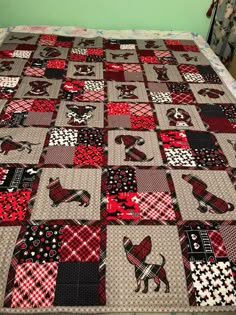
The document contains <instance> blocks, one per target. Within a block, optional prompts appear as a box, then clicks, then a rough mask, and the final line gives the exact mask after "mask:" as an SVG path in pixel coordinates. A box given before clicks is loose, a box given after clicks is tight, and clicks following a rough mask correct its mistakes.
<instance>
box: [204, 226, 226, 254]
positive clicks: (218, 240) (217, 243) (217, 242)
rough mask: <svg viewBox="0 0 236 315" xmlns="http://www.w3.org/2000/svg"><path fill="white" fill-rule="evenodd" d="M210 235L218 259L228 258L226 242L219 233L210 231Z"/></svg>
mask: <svg viewBox="0 0 236 315" xmlns="http://www.w3.org/2000/svg"><path fill="white" fill-rule="evenodd" d="M208 235H209V237H210V240H211V245H212V247H213V251H214V253H215V256H216V257H222V256H227V252H226V248H225V245H224V241H223V239H222V237H221V234H220V232H219V231H214V230H212V231H208Z"/></svg>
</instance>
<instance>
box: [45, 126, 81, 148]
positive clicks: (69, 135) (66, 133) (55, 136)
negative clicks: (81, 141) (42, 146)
mask: <svg viewBox="0 0 236 315" xmlns="http://www.w3.org/2000/svg"><path fill="white" fill-rule="evenodd" d="M77 137H78V130H75V129H69V128H68V129H66V128H53V129H52V131H51V135H50V140H49V145H50V146H51V145H64V146H75V145H76V144H77Z"/></svg>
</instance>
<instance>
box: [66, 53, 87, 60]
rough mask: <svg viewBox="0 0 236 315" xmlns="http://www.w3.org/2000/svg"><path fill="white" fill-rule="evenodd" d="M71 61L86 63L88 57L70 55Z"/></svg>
mask: <svg viewBox="0 0 236 315" xmlns="http://www.w3.org/2000/svg"><path fill="white" fill-rule="evenodd" d="M70 60H73V61H80V62H84V61H86V55H81V54H70Z"/></svg>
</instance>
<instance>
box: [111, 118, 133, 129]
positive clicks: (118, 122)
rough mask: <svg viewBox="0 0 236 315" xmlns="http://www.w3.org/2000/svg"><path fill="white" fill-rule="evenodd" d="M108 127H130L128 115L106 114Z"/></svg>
mask: <svg viewBox="0 0 236 315" xmlns="http://www.w3.org/2000/svg"><path fill="white" fill-rule="evenodd" d="M108 127H111V128H119V127H121V128H122V127H123V128H131V122H130V116H129V115H108Z"/></svg>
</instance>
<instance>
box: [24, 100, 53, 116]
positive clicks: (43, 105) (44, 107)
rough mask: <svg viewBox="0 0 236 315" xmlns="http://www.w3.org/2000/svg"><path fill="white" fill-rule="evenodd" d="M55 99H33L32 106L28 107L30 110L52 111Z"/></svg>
mask: <svg viewBox="0 0 236 315" xmlns="http://www.w3.org/2000/svg"><path fill="white" fill-rule="evenodd" d="M56 103H57V101H56V100H46V99H45V100H34V101H33V104H32V106H31V107H30V109H29V111H30V112H41V113H45V112H53V111H54V109H55V105H56Z"/></svg>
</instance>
